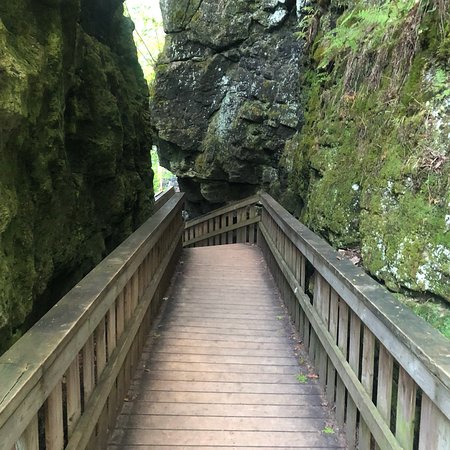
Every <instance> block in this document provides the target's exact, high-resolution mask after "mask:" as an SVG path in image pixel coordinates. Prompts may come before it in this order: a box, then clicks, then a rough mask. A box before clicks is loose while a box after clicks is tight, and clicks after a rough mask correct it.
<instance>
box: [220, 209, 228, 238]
mask: <svg viewBox="0 0 450 450" xmlns="http://www.w3.org/2000/svg"><path fill="white" fill-rule="evenodd" d="M226 227H227V215H226V214H221V215H220V231H221V233H220V239H221V242H222V245H225V244H229V242H228V235H227V233H226V232H224V230H225V228H226Z"/></svg>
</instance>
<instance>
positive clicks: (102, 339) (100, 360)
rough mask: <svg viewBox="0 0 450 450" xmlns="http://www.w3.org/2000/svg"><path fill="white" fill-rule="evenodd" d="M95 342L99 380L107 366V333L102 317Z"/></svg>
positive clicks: (96, 331)
mask: <svg viewBox="0 0 450 450" xmlns="http://www.w3.org/2000/svg"><path fill="white" fill-rule="evenodd" d="M95 344H96V350H97V352H96V356H97V358H96V359H97V382H98V380H99V378H100V376H101V374H102V373H103V370H104V368H105V366H106V335H105V319H102V320H101V321H100V323H99V324H98V326H97V328H96V330H95Z"/></svg>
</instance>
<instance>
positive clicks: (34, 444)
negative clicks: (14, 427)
mask: <svg viewBox="0 0 450 450" xmlns="http://www.w3.org/2000/svg"><path fill="white" fill-rule="evenodd" d="M16 449H18V450H39V424H38V416H37V415H36V416H35V417H34V418H33V419H32V420H31V422H30V424H29V425H28V427H27V429H26V430H25V432H24V433H23V435H22V436H21V438H20V439H19V441H18V443H17V444H16V446H15V447H14V448H13V450H16Z"/></svg>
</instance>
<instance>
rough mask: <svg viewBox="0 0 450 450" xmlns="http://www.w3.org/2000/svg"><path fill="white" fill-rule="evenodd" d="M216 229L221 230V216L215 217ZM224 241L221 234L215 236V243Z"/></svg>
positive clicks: (218, 243)
mask: <svg viewBox="0 0 450 450" xmlns="http://www.w3.org/2000/svg"><path fill="white" fill-rule="evenodd" d="M214 230H215V231H219V230H220V216H217V217H215V218H214ZM221 243H222V236H221V235H220V234H218V235H216V236H215V237H214V245H220V244H221Z"/></svg>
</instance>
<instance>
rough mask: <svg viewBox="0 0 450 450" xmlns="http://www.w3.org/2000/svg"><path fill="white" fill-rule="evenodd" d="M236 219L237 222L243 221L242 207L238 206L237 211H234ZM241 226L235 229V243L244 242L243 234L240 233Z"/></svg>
mask: <svg viewBox="0 0 450 450" xmlns="http://www.w3.org/2000/svg"><path fill="white" fill-rule="evenodd" d="M236 220H237V222H236V223H237V224H240V223H242V221H243V217H242V208H239V209H238V210H237V211H236ZM242 230H243V229H242V228H238V229H237V230H236V243H237V244H241V243H242V242H244V240H243V234H242Z"/></svg>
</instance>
